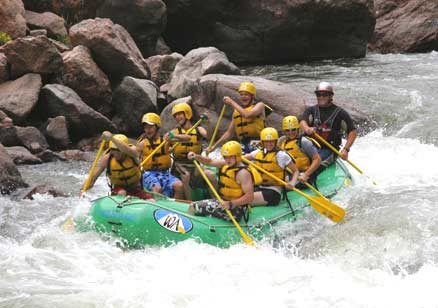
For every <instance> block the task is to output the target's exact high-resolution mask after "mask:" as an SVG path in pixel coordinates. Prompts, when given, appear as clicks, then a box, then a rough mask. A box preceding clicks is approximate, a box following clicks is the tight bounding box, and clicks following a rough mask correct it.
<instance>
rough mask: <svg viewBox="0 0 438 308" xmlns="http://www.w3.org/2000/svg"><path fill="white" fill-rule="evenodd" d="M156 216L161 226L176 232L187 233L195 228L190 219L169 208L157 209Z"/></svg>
mask: <svg viewBox="0 0 438 308" xmlns="http://www.w3.org/2000/svg"><path fill="white" fill-rule="evenodd" d="M154 218H155V221H156V222H158V224H159V225H160V226H162V227H163V228H165V229H167V230H169V231H172V232H175V233H181V234H185V233H187V232H190V231H191V230H192V229H193V224H192V222H191V221H190V219H188V218H187V217H184V216H182V215H179V214H177V213H175V212H171V211H168V210H156V211H155V212H154Z"/></svg>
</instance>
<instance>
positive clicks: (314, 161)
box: [299, 153, 321, 181]
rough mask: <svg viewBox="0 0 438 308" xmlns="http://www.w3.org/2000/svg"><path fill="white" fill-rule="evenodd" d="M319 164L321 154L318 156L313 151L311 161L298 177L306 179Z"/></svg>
mask: <svg viewBox="0 0 438 308" xmlns="http://www.w3.org/2000/svg"><path fill="white" fill-rule="evenodd" d="M319 165H321V156H319V154H318V153H315V154H314V155H313V157H312V163H311V164H310V166H309V168H308V169H307V170H306V171H305V172H304V174H302V175H301V176H300V177H299V180H303V181H308V180H309V177H310V176H311V175H312V174H313V172H315V171H316V169H318V167H319Z"/></svg>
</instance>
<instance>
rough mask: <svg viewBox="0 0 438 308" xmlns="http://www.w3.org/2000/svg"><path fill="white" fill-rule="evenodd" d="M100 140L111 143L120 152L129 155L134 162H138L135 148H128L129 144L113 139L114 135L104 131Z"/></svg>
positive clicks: (137, 153)
mask: <svg viewBox="0 0 438 308" xmlns="http://www.w3.org/2000/svg"><path fill="white" fill-rule="evenodd" d="M102 138H103V139H105V140H106V141H112V142H113V143H114V144H115V145H116V146H117V148H118V149H119V150H120V151H122V152H123V153H125V154H127V155H129V156H130V157H131V158H133V159H135V161H137V160H138V157H139V152H137V148H136V147H133V146H130V145H129V144H126V143H124V142H122V141H120V140H118V139H116V138H114V135H113V134H112V133H111V132H109V131H104V132H103V133H102Z"/></svg>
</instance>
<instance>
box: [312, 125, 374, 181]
mask: <svg viewBox="0 0 438 308" xmlns="http://www.w3.org/2000/svg"><path fill="white" fill-rule="evenodd" d="M314 135H315V137H316V138H317V139H318V140H319V141H321V142H322V143H324V144H325V145H326V146H327V147H328V148H329V149H330V150H332V151H333V152H334V153H335V154H336V155H338V156H341V153H339V151H338V150H336V148H335V147H334V146H332V145H331V144H330V143H329V142H328V141H327V140H325V139H324V138H322V137H321V136H320V135H318V133H315V134H314ZM345 161H347V163H349V164H350V165H351V166H352V167H353V168H354V169H356V170H357V171H358V172H359V173H360V174H362V175H365V176H366V177H367V178H368V179H370V181H371V182H373V184H374V185H377V183H376V182H374V180H373V179H371V178H370V177H369V176H367V175H366V174H364V173H363V171H362V170H360V169H359V167H358V166H356V165H355V164H353V163H352V162H351V161H350V160H348V159H346V160H345Z"/></svg>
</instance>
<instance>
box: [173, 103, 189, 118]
mask: <svg viewBox="0 0 438 308" xmlns="http://www.w3.org/2000/svg"><path fill="white" fill-rule="evenodd" d="M178 112H184V115H185V116H186V119H187V120H190V119H191V118H192V115H193V114H192V107H190V105H189V104H187V103H179V104H176V105H174V106H173V108H172V116H173V117H174V116H175V114H177V113H178Z"/></svg>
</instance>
